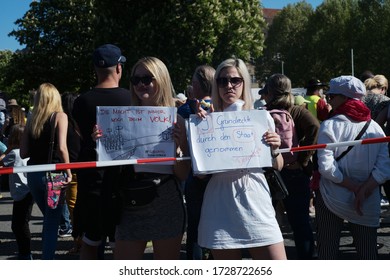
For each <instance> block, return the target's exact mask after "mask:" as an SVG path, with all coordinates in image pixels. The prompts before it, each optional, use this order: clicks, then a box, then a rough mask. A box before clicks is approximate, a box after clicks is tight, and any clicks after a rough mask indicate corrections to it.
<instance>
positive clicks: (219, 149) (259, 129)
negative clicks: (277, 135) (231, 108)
mask: <svg viewBox="0 0 390 280" xmlns="http://www.w3.org/2000/svg"><path fill="white" fill-rule="evenodd" d="M188 126H189V127H188V128H189V134H190V147H191V153H192V164H193V171H194V173H195V174H201V173H215V172H222V171H227V170H234V169H242V168H259V167H264V166H271V164H272V160H271V155H270V148H269V146H267V145H266V143H265V142H264V140H263V135H264V133H265V132H266V131H267V130H268V129H270V128H273V127H274V125H273V121H272V118H271V117H270V116H269V114H268V113H267V112H266V111H262V110H252V111H239V112H224V113H212V114H209V115H208V116H207V117H206V118H205V119H201V118H199V117H197V116H196V115H191V116H190V119H189V123H188Z"/></svg>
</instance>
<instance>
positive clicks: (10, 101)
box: [7, 99, 18, 106]
mask: <svg viewBox="0 0 390 280" xmlns="http://www.w3.org/2000/svg"><path fill="white" fill-rule="evenodd" d="M7 106H18V102H16V99H10V100H8V102H7Z"/></svg>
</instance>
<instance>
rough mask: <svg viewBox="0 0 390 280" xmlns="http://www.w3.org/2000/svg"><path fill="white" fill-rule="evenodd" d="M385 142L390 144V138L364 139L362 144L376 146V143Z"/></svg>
mask: <svg viewBox="0 0 390 280" xmlns="http://www.w3.org/2000/svg"><path fill="white" fill-rule="evenodd" d="M383 142H390V136H387V137H380V138H366V139H362V144H375V143H383Z"/></svg>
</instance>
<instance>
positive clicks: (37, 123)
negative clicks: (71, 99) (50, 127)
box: [27, 83, 63, 139]
mask: <svg viewBox="0 0 390 280" xmlns="http://www.w3.org/2000/svg"><path fill="white" fill-rule="evenodd" d="M54 112H63V110H62V104H61V95H60V93H59V92H58V90H57V88H56V87H55V86H54V85H52V84H50V83H43V84H41V85H40V86H39V88H38V91H37V93H36V94H35V97H34V109H33V111H32V115H31V118H30V119H29V120H28V122H27V127H28V129H29V131H30V133H31V135H32V136H33V138H34V139H37V138H39V136H40V135H41V133H42V130H43V125H44V124H45V122H46V121H47V120H48V118H49V117H50V115H51V114H52V113H54Z"/></svg>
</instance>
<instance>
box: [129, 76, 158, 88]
mask: <svg viewBox="0 0 390 280" xmlns="http://www.w3.org/2000/svg"><path fill="white" fill-rule="evenodd" d="M154 79H155V78H154V77H153V76H143V77H139V76H133V77H131V78H130V81H131V83H132V84H133V85H134V86H136V85H138V84H139V82H141V83H143V84H144V85H145V86H147V85H150V83H151V82H153V80H154Z"/></svg>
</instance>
